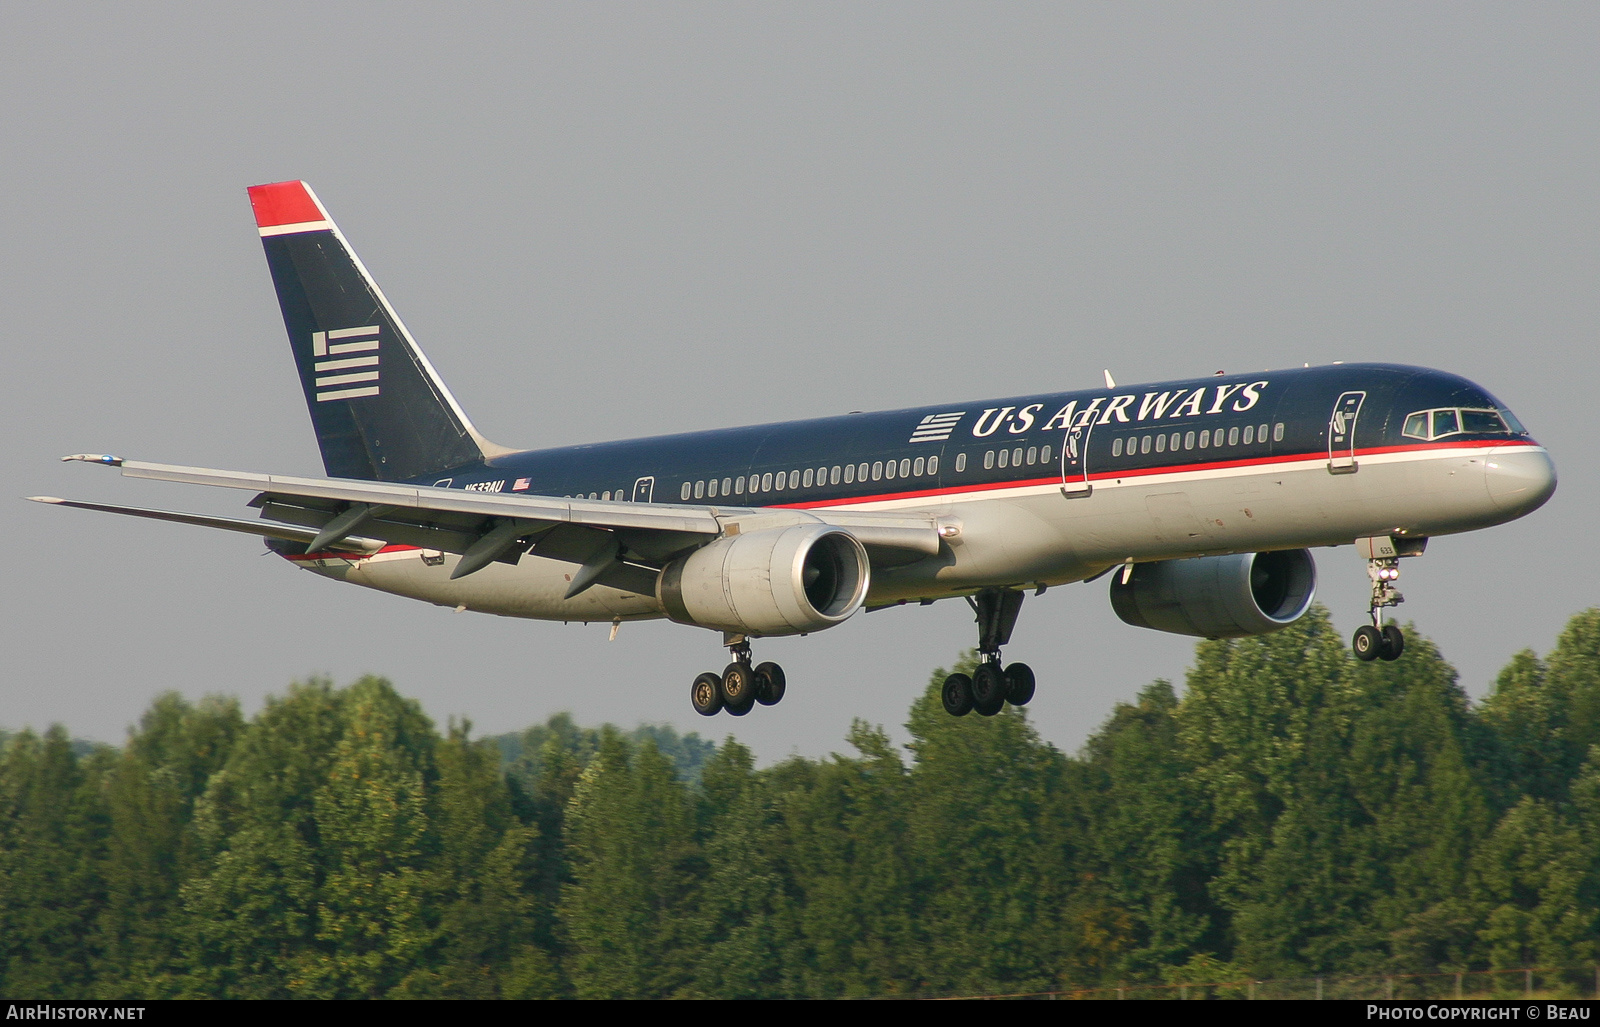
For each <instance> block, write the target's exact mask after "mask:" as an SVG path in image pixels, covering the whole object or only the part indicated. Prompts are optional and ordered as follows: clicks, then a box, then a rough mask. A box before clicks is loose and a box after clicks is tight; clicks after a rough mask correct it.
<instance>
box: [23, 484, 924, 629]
mask: <svg viewBox="0 0 1600 1027" xmlns="http://www.w3.org/2000/svg"><path fill="white" fill-rule="evenodd" d="M62 459H63V460H69V461H82V462H86V463H97V464H102V465H105V466H108V467H117V468H120V469H121V472H122V474H123V475H124V476H126V477H130V478H151V479H156V480H160V481H176V482H185V483H188V484H192V485H212V486H218V487H221V488H232V489H246V490H249V491H252V492H255V493H257V494H256V496H255V498H254V499H252V500H251V501H250V504H249V505H251V506H253V507H255V508H257V509H259V510H260V512H261V513H260V516H261V518H262V520H261V521H248V520H241V519H234V518H225V517H211V516H206V515H200V514H183V513H168V512H165V511H158V510H143V509H137V508H133V507H117V506H108V505H105V504H98V503H82V502H76V501H69V500H63V499H56V498H54V497H32V498H34V499H36V500H38V501H40V502H49V503H54V504H58V505H63V506H75V507H79V508H82V509H91V510H100V511H104V512H107V513H122V514H128V515H130V516H135V517H149V518H154V519H157V520H167V521H175V522H178V523H183V524H194V525H199V526H202V527H212V528H221V529H224V530H229V531H242V532H250V533H252V534H255V535H258V536H264V537H267V538H275V539H279V540H281V541H285V542H290V543H295V544H301V545H304V546H305V547H306V549H305V551H306V552H311V553H316V552H325V551H345V552H351V551H355V552H370V551H372V550H373V549H374V548H376V547H381V546H382V545H385V544H390V545H409V546H416V547H418V548H421V549H433V550H439V551H443V552H447V553H456V554H458V555H460V557H461V560H460V561H459V562H458V563H457V565H456V568H455V570H454V571H453V572H452V577H456V578H459V577H464V576H466V575H468V574H472V573H474V572H476V571H478V570H481V569H483V568H484V567H487V566H488V565H489V564H491V563H494V562H496V561H501V562H504V563H512V564H514V563H516V562H517V561H518V560H520V559H521V558H522V556H523V554H524V553H529V552H531V553H533V554H534V555H536V556H542V557H549V558H550V559H554V560H562V561H565V562H569V563H573V564H577V565H579V570H578V572H577V573H575V574H574V575H573V577H572V587H571V590H570V591H569V593H568V595H569V597H570V596H573V595H577V594H578V593H580V592H582V591H583V590H584V589H586V588H588V587H590V586H591V585H595V584H601V585H608V586H611V587H613V588H619V589H623V590H625V591H629V592H635V593H639V594H641V595H653V594H654V593H655V580H656V577H657V575H658V574H659V572H660V570H661V568H662V567H663V566H665V565H666V564H667V563H668V562H670V561H671V560H672V559H674V558H675V557H677V556H679V555H681V554H683V553H686V552H688V551H690V550H693V549H696V548H698V547H700V546H702V545H704V544H705V543H707V542H709V541H711V540H712V539H715V538H717V537H719V536H721V535H725V534H733V533H736V532H750V531H757V530H761V529H763V528H769V527H780V526H785V525H790V524H799V523H807V522H811V523H826V524H831V525H834V526H835V527H840V528H843V529H845V530H846V531H849V532H850V533H851V534H852V535H854V536H856V538H857V539H858V540H860V542H861V544H862V545H863V546H864V547H866V549H867V553H868V556H869V558H871V559H872V561H873V562H874V563H875V564H881V565H893V564H903V563H907V562H911V561H913V560H917V559H920V558H922V557H924V556H931V555H933V554H936V553H938V552H939V549H940V542H941V531H945V532H951V528H952V525H953V524H954V521H953V519H951V518H949V517H939V516H936V515H934V514H932V513H923V512H918V511H904V512H901V511H896V512H879V511H857V510H846V511H840V510H826V511H808V510H791V509H775V508H769V507H735V506H690V505H679V504H671V503H631V502H621V501H619V502H608V501H601V500H588V499H563V498H556V497H552V496H528V495H520V494H519V495H503V494H498V493H482V492H466V491H463V490H461V489H444V488H433V487H429V486H418V485H400V484H388V483H383V482H370V481H354V480H348V479H343V478H294V477H284V476H280V475H268V474H253V473H248V472H243V471H226V470H216V469H212V468H205V467H179V466H174V465H171V464H155V463H144V462H141V461H137V460H123V459H122V458H120V457H114V456H101V455H94V454H79V455H76V456H69V457H63V458H62ZM952 533H953V532H952Z"/></svg>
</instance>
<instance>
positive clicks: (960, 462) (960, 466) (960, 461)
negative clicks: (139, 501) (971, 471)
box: [956, 453, 967, 474]
mask: <svg viewBox="0 0 1600 1027" xmlns="http://www.w3.org/2000/svg"><path fill="white" fill-rule="evenodd" d="M966 469H967V454H965V453H957V454H956V473H957V474H960V473H961V472H962V471H965V470H966Z"/></svg>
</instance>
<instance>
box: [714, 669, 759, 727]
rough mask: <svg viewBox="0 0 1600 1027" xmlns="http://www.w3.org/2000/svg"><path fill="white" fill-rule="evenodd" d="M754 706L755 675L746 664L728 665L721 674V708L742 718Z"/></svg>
mask: <svg viewBox="0 0 1600 1027" xmlns="http://www.w3.org/2000/svg"><path fill="white" fill-rule="evenodd" d="M755 704H756V673H755V671H753V670H751V669H750V665H749V664H748V663H730V664H728V666H727V669H725V670H724V671H723V672H722V708H723V709H725V710H727V711H728V712H729V713H731V714H733V715H734V716H735V717H742V716H744V715H745V714H746V713H749V712H750V707H752V706H754V705H755Z"/></svg>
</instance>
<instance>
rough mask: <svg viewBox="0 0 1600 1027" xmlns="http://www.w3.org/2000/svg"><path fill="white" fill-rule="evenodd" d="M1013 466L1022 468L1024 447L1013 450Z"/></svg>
mask: <svg viewBox="0 0 1600 1027" xmlns="http://www.w3.org/2000/svg"><path fill="white" fill-rule="evenodd" d="M1011 466H1012V467H1021V466H1022V447H1021V446H1018V447H1017V448H1016V449H1013V450H1012V451H1011Z"/></svg>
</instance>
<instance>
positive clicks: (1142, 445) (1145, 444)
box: [1139, 435, 1150, 454]
mask: <svg viewBox="0 0 1600 1027" xmlns="http://www.w3.org/2000/svg"><path fill="white" fill-rule="evenodd" d="M1139 452H1140V453H1141V454H1143V453H1148V452H1150V436H1148V435H1146V436H1144V437H1143V438H1141V439H1140V440H1139Z"/></svg>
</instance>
